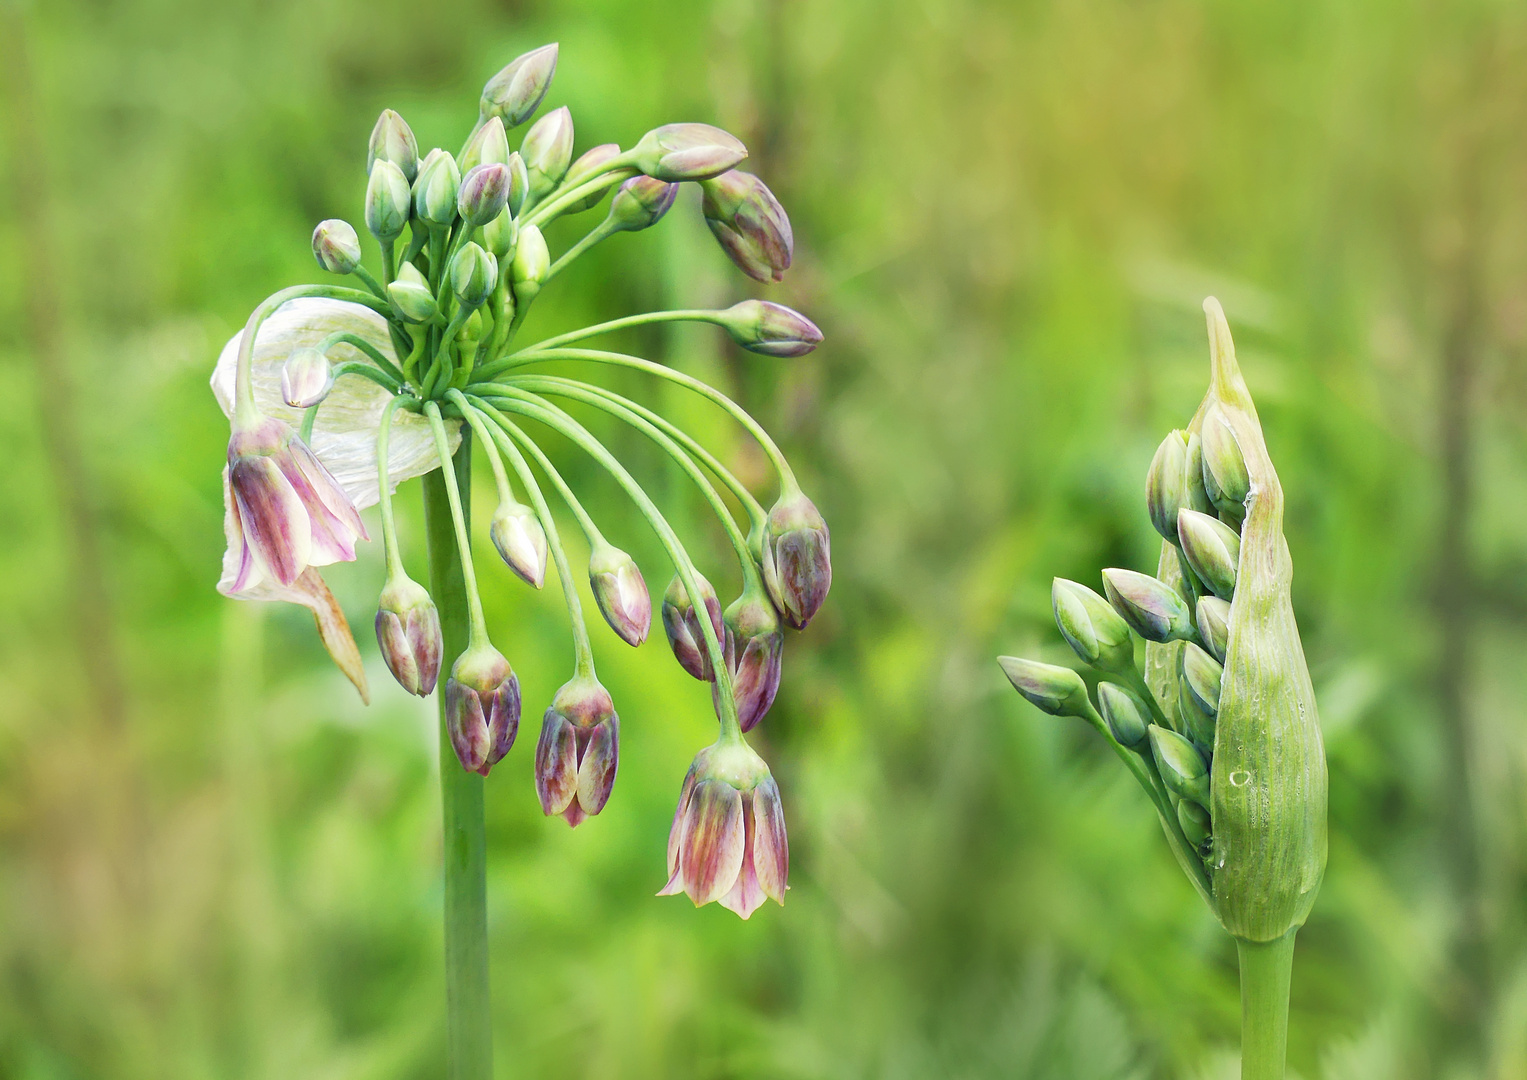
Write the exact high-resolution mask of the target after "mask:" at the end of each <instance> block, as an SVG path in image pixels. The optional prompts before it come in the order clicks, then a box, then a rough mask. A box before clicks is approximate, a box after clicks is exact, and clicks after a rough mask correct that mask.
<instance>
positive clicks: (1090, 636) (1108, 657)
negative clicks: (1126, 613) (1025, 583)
mask: <svg viewBox="0 0 1527 1080" xmlns="http://www.w3.org/2000/svg"><path fill="white" fill-rule="evenodd" d="M1050 606H1051V608H1052V609H1053V610H1054V612H1055V625H1056V626H1058V627H1060V633H1061V636H1062V637H1064V638H1065V639H1066V644H1068V645H1070V646H1071V651H1072V652H1074V653H1076V655H1077V656H1078V657H1080V658H1081V660H1082V662H1083V663H1086V664H1091V665H1092V666H1093V667H1095V668H1101V669H1102V670H1104V671H1111V672H1113V673H1115V674H1122V673H1124V672H1127V671H1133V670H1134V669H1135V645H1134V641H1133V640H1132V639H1131V638H1130V636H1129V627H1128V625H1126V624H1125V622H1124V620H1123V619H1121V618H1119V614H1118V612H1116V611H1114V609H1113V608H1111V607H1109V606H1108V601H1107V600H1104V599H1103V598H1102V597H1101V596H1099V595H1098V594H1097V593H1095V592H1093V591H1092V590H1091V589H1089V588H1087V586H1085V585H1082V584H1079V583H1077V582H1075V581H1067V580H1066V579H1065V578H1056V579H1055V582H1054V584H1053V585H1052V586H1051V587H1050Z"/></svg>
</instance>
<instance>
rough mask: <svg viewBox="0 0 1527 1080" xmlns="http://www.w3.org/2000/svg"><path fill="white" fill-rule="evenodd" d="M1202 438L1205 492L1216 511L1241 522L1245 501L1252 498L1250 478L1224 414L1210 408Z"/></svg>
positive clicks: (1244, 514)
mask: <svg viewBox="0 0 1527 1080" xmlns="http://www.w3.org/2000/svg"><path fill="white" fill-rule="evenodd" d="M1199 438H1200V439H1201V440H1202V441H1203V456H1204V466H1203V468H1204V490H1205V491H1206V492H1207V493H1208V495H1209V501H1210V502H1211V503H1213V504H1214V508H1215V509H1216V510H1218V511H1219V512H1220V513H1222V514H1224V515H1225V516H1227V517H1231V518H1234V519H1235V520H1236V521H1240V520H1241V518H1243V517H1245V516H1246V498H1247V496H1248V495H1250V494H1251V476H1250V475H1249V474H1248V473H1247V471H1246V458H1245V457H1244V456H1243V455H1242V454H1241V447H1240V444H1238V443H1237V442H1236V441H1235V433H1234V432H1232V431H1231V430H1230V425H1229V424H1227V423H1226V422H1225V416H1224V413H1223V411H1221V409H1220V408H1219V406H1218V405H1211V406H1210V407H1209V409H1208V411H1206V412H1205V413H1204V422H1203V427H1202V429H1201V433H1200V435H1199Z"/></svg>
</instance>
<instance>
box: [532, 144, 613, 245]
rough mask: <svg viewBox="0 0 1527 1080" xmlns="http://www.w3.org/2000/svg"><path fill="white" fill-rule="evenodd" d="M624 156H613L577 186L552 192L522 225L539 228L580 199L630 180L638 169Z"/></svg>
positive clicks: (533, 209) (534, 208)
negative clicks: (630, 164) (598, 170)
mask: <svg viewBox="0 0 1527 1080" xmlns="http://www.w3.org/2000/svg"><path fill="white" fill-rule="evenodd" d="M624 157H625V155H621V156H620V157H616V158H611V159H610V160H609V161H607V162H605V163H604V165H603V166H602V168H601V171H600V172H599V173H596V174H595V175H594V176H593V177H591V178H590V179H587V180H585V181H583V182H582V183H580V184H579V185H578V186H577V187H574V188H568V189H567V190H566V191H554V192H552V195H551V198H550V199H548V200H547V201H546V202H544V203H542V204H541V205H540V206H536V207H532V208H531V210H530V212H529V213H527V214H526V215H525V220H524V221H522V222H521V223H520V227H521V228H524V227H525V226H526V225H535V226H536V227H538V228H539V227H540V226H541V225H542V224H544V223H545V222H547V221H550V220H551V219H552V218H554V217H556V216H557V215H558V214H560V213H561V212H562V211H563V210H565V209H566V208H567V207H569V206H571V205H572V204H573V203H575V202H578V201H579V200H580V199H585V198H587V197H588V196H590V195H592V194H594V192H596V191H603V190H604V189H605V188H607V187H614V186H615V185H616V184H618V183H620V182H621V181H623V180H629V179H630V178H631V177H633V176H635V175H636V170H635V169H632V168H629V167H628V164H627V162H626V161H625V160H624Z"/></svg>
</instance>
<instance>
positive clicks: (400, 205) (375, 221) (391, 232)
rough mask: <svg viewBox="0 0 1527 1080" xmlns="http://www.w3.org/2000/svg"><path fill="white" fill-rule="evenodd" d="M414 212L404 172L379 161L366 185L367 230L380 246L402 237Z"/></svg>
mask: <svg viewBox="0 0 1527 1080" xmlns="http://www.w3.org/2000/svg"><path fill="white" fill-rule="evenodd" d="M412 208H413V202H412V195H411V194H410V192H409V187H408V180H407V178H405V177H404V175H403V170H402V169H400V168H398V167H397V166H396V165H394V164H393V163H392V162H390V161H378V162H377V163H376V164H375V165H374V166H372V169H371V179H370V180H368V181H367V182H366V228H367V229H368V230H369V231H370V233H371V235H372V236H374V237H376V238H377V240H378V241H379V242H381V243H383V244H389V243H391V242H392V241H394V240H396V239H397V238H398V237H399V236H401V235H402V233H403V226H405V225H407V224H408V215H409V212H410V211H411V210H412Z"/></svg>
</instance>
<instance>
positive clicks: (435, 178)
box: [414, 150, 461, 228]
mask: <svg viewBox="0 0 1527 1080" xmlns="http://www.w3.org/2000/svg"><path fill="white" fill-rule="evenodd" d="M460 187H461V170H460V169H458V168H457V167H456V159H455V158H453V157H451V155H450V154H449V153H447V152H446V151H444V150H431V151H430V152H429V157H427V158H425V159H424V163H423V164H422V165H420V166H419V176H418V179H416V180H415V181H414V213H415V214H416V215H417V216H418V218H419V220H421V221H424V222H426V223H428V224H430V225H433V226H435V227H436V228H444V227H445V226H447V225H449V224H451V222H453V221H455V220H456V192H457V190H458V189H459V188H460Z"/></svg>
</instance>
